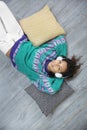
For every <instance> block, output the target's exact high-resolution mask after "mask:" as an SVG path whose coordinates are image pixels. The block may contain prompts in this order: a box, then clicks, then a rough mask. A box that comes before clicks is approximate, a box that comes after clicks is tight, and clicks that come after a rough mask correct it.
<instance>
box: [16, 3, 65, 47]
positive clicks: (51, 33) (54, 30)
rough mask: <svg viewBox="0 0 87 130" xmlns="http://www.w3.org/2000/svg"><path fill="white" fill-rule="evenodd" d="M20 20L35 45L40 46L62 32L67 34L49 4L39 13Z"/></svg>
mask: <svg viewBox="0 0 87 130" xmlns="http://www.w3.org/2000/svg"><path fill="white" fill-rule="evenodd" d="M19 22H20V25H21V27H22V29H23V31H24V32H25V34H26V35H27V36H28V38H29V40H30V41H31V42H32V43H33V45H34V46H39V45H41V44H43V43H45V42H46V41H48V40H51V39H53V38H55V37H56V36H58V35H60V34H65V31H64V29H63V28H62V27H61V26H60V24H59V23H58V22H57V21H56V19H55V17H54V16H53V14H52V12H51V11H50V9H49V7H48V6H47V5H46V6H45V7H44V8H43V9H41V10H40V11H38V12H37V13H35V14H33V15H32V16H30V17H27V18H24V19H22V20H20V21H19Z"/></svg>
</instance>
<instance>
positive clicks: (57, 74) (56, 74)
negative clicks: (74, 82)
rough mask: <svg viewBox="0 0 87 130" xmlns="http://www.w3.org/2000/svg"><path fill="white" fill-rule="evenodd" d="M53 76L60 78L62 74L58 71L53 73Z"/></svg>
mask: <svg viewBox="0 0 87 130" xmlns="http://www.w3.org/2000/svg"><path fill="white" fill-rule="evenodd" d="M55 77H57V78H62V77H63V76H62V74H60V73H55Z"/></svg>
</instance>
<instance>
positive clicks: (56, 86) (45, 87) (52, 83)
mask: <svg viewBox="0 0 87 130" xmlns="http://www.w3.org/2000/svg"><path fill="white" fill-rule="evenodd" d="M62 83H63V79H62V78H61V79H59V78H56V77H54V78H50V77H47V76H44V75H40V78H39V79H38V80H37V81H36V82H34V84H35V86H36V87H37V88H38V89H39V90H40V91H43V92H45V93H48V94H51V95H53V94H55V93H56V92H58V91H59V90H60V88H61V86H62Z"/></svg>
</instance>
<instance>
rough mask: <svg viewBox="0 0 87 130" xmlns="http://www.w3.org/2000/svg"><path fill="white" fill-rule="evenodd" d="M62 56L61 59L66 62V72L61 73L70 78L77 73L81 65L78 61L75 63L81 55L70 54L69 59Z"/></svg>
mask: <svg viewBox="0 0 87 130" xmlns="http://www.w3.org/2000/svg"><path fill="white" fill-rule="evenodd" d="M62 57H63V61H66V62H67V70H66V72H64V73H62V75H63V77H65V78H71V77H73V76H74V75H76V74H77V72H78V70H79V69H80V67H81V64H80V63H79V64H77V62H78V61H79V60H80V58H81V57H79V58H76V56H74V55H73V56H72V58H71V59H69V58H67V57H65V56H62Z"/></svg>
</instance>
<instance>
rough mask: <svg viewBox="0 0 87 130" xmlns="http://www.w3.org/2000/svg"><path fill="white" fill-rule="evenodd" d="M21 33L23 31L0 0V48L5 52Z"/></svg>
mask: <svg viewBox="0 0 87 130" xmlns="http://www.w3.org/2000/svg"><path fill="white" fill-rule="evenodd" d="M22 35H23V31H22V29H21V27H20V25H19V24H18V22H17V21H16V19H15V17H14V16H13V14H12V13H11V11H10V10H9V8H8V7H7V5H6V4H5V3H4V2H3V1H0V50H1V51H2V52H3V53H4V54H6V53H7V52H8V50H9V49H10V48H11V47H12V46H13V45H14V43H15V41H17V40H18V39H19V38H21V37H22Z"/></svg>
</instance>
